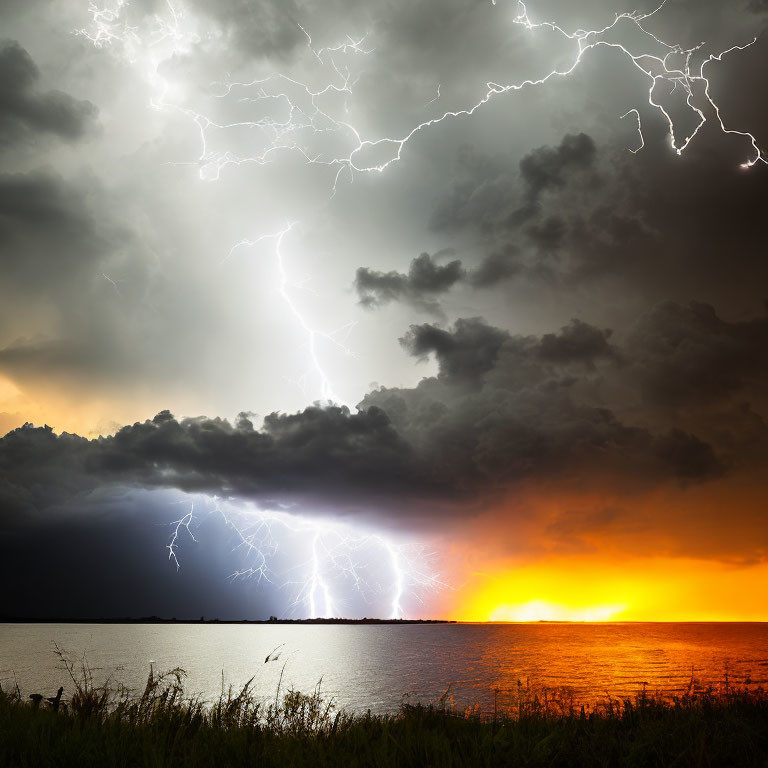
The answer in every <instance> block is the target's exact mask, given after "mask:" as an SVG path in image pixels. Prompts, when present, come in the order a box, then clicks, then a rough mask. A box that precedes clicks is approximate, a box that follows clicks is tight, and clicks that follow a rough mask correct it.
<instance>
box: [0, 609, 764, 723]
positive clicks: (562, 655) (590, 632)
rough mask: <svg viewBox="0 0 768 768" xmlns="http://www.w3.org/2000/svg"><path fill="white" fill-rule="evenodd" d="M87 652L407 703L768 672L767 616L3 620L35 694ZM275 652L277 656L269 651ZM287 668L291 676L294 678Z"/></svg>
mask: <svg viewBox="0 0 768 768" xmlns="http://www.w3.org/2000/svg"><path fill="white" fill-rule="evenodd" d="M56 646H58V647H59V648H60V649H61V650H62V651H63V652H65V653H66V654H67V656H68V657H69V658H70V659H72V660H74V661H76V662H78V661H79V660H83V659H85V660H86V661H87V664H88V665H89V666H90V667H91V668H92V669H93V675H94V679H95V681H96V682H100V681H102V680H104V679H105V678H106V677H107V676H110V677H111V679H112V680H113V682H114V683H117V682H119V683H122V684H123V685H126V686H128V687H131V688H134V689H138V690H140V689H141V688H142V687H143V683H144V682H145V680H146V676H147V673H148V671H149V668H150V665H152V667H153V668H154V670H155V671H156V672H157V671H163V670H168V669H171V668H173V667H182V668H183V669H184V670H185V671H186V673H187V678H186V686H185V689H186V691H187V693H189V694H196V695H200V696H202V697H203V698H205V699H206V700H212V699H214V698H216V697H217V696H218V695H219V693H220V692H221V689H222V682H223V684H224V685H225V686H228V685H230V684H232V685H233V686H240V685H242V684H243V683H244V682H246V681H247V680H249V679H250V678H253V685H254V687H255V689H256V691H257V693H258V694H259V695H261V696H264V697H265V699H266V698H272V697H274V695H275V691H276V690H277V686H278V683H279V682H280V684H281V686H282V689H283V690H284V689H286V688H288V687H291V686H292V687H294V688H295V689H298V690H301V691H304V692H309V691H311V690H313V689H314V687H315V686H316V685H317V684H318V683H320V685H321V691H322V692H323V693H324V694H325V695H326V696H328V697H334V698H335V700H336V703H337V706H339V707H341V708H344V709H347V710H352V711H365V710H367V709H370V710H372V711H374V712H387V711H396V710H397V709H398V708H399V707H400V705H401V702H403V700H405V701H410V702H415V701H421V702H437V701H438V700H439V699H440V697H441V696H443V695H444V694H446V691H447V694H446V695H445V697H444V700H445V701H452V702H453V704H454V705H455V706H456V707H462V708H463V707H466V706H472V705H476V704H477V705H480V707H481V709H482V710H483V711H488V710H489V709H490V708H492V707H494V706H499V707H503V706H513V705H514V702H515V701H516V697H517V696H518V695H519V693H520V689H523V692H525V691H526V690H527V691H528V692H529V693H530V692H531V691H535V692H537V693H539V694H542V693H543V692H544V690H545V689H546V691H547V695H553V694H557V695H561V696H562V695H565V696H568V697H573V699H574V700H575V701H577V702H583V703H594V702H596V701H600V700H605V699H606V697H607V696H612V697H625V696H630V695H633V694H635V693H637V692H638V691H639V690H640V689H641V688H642V687H643V685H645V686H646V687H647V689H648V690H649V691H651V692H656V691H658V692H661V693H662V694H664V695H667V696H671V695H674V694H679V693H682V692H685V691H686V690H687V689H688V687H689V685H690V682H691V679H692V677H693V679H694V680H695V681H696V685H698V686H706V685H709V684H712V685H715V686H717V685H720V684H722V682H723V681H724V679H725V676H726V675H727V676H728V680H729V681H730V683H731V684H734V685H739V686H741V685H745V684H746V685H747V686H750V687H753V686H758V685H766V684H768V624H766V623H760V624H757V623H751V624H736V623H734V624H707V623H701V624H698V623H694V624H691V623H686V624H630V623H617V624H556V623H545V624H435V625H418V624H416V625H414V624H411V625H408V624H406V625H286V624H282V625H281V624H277V625H254V624H252V625H236V624H219V625H211V624H126V625H122V624H0V681H2V685H3V687H4V688H6V689H7V688H8V687H10V686H13V685H15V684H16V683H18V685H19V687H20V689H21V691H22V693H23V694H24V695H27V694H29V693H32V692H40V693H43V694H44V695H53V694H54V693H55V691H56V689H57V688H58V686H59V685H63V686H64V688H65V697H66V696H67V695H69V694H70V693H71V691H72V689H73V685H72V683H71V681H70V680H69V679H68V677H67V673H66V670H65V669H64V668H63V666H62V664H61V662H60V660H59V658H58V657H57V655H56V653H55V650H56ZM268 656H271V657H274V656H277V659H276V660H274V661H268V662H265V659H266V658H267V657H268ZM281 675H282V681H281Z"/></svg>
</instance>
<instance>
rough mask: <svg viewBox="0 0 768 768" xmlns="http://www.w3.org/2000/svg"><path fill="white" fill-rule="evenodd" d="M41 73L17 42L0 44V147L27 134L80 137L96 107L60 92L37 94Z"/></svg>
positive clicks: (89, 122)
mask: <svg viewBox="0 0 768 768" xmlns="http://www.w3.org/2000/svg"><path fill="white" fill-rule="evenodd" d="M39 80H40V72H39V70H38V68H37V66H36V65H35V62H34V61H32V57H31V56H30V55H29V54H28V53H27V52H26V51H25V50H24V48H22V47H21V46H20V45H19V44H18V43H17V42H15V41H10V40H5V41H0V148H3V147H4V146H5V145H8V144H10V143H11V142H14V141H16V140H18V139H20V138H24V136H25V134H29V133H51V134H55V135H57V136H59V137H60V138H63V139H69V140H71V139H77V138H79V137H81V136H82V135H83V134H84V133H85V132H86V130H87V129H88V128H89V126H90V125H91V124H92V123H93V121H94V119H95V117H96V108H95V107H94V106H93V104H91V103H90V102H88V101H78V100H77V99H74V98H73V97H72V96H70V95H68V94H66V93H62V92H61V91H40V90H39V89H38V81H39Z"/></svg>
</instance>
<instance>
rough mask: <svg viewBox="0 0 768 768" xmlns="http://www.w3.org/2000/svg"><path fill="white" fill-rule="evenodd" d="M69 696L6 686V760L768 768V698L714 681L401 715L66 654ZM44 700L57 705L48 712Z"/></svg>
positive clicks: (441, 705) (530, 694)
mask: <svg viewBox="0 0 768 768" xmlns="http://www.w3.org/2000/svg"><path fill="white" fill-rule="evenodd" d="M62 660H63V661H64V663H65V665H66V671H67V672H68V673H69V675H70V677H71V682H72V686H73V693H72V695H71V696H70V697H69V698H66V699H65V700H60V699H61V697H59V700H56V699H54V698H53V697H52V698H51V699H50V700H44V701H42V702H41V698H42V697H36V696H34V695H33V697H29V698H26V699H25V698H24V697H23V696H22V694H21V692H20V690H19V689H18V687H16V688H15V689H13V690H10V691H8V690H0V765H3V766H6V765H7V766H35V767H37V766H41V767H45V766H62V767H63V766H78V767H79V766H126V767H128V766H131V767H133V766H153V768H157V767H159V766H183V768H194V767H195V766H216V768H224V766H259V767H260V768H261V767H264V768H271V767H272V766H274V767H275V768H277V767H278V766H279V767H280V768H291V767H292V766H307V768H315V767H316V766H343V767H346V766H350V767H352V768H354V767H355V766H381V767H382V768H384V767H385V766H386V767H387V768H388V767H389V766H409V767H410V766H413V767H414V768H415V767H416V766H439V767H440V768H450V766H494V765H504V766H507V765H508V766H526V767H529V768H530V767H534V766H555V767H559V766H729V767H730V766H739V768H749V767H750V766H762V767H764V766H766V765H768V692H766V691H764V690H763V689H762V688H758V689H753V690H747V689H746V688H735V687H733V686H731V685H730V684H729V683H728V681H727V680H726V681H725V682H724V684H723V685H721V686H719V687H718V688H706V689H704V690H698V689H696V687H695V686H694V685H693V684H692V685H691V688H690V689H689V691H688V692H686V693H685V694H683V695H681V696H678V697H674V698H671V699H667V698H662V697H661V696H658V695H650V694H649V693H648V692H647V691H645V690H643V691H641V692H640V693H638V694H637V695H636V696H635V697H634V698H633V699H625V700H623V701H620V700H616V699H610V698H606V700H605V701H603V702H602V703H600V704H597V705H594V706H593V707H591V708H583V707H581V706H577V705H575V704H574V703H573V700H572V699H571V698H570V697H569V696H568V695H557V694H556V693H555V694H553V693H552V692H546V691H543V690H541V689H539V690H533V689H531V688H530V687H529V686H524V685H522V684H520V685H519V686H518V692H517V693H518V695H517V702H516V705H515V706H512V707H504V708H503V709H502V708H501V707H498V706H497V707H495V708H494V709H495V711H492V712H487V713H483V712H481V711H480V710H479V709H478V708H474V709H470V710H465V711H458V710H457V709H456V708H455V707H454V706H452V703H451V700H450V696H449V692H448V691H447V692H446V694H444V695H443V696H442V697H441V698H440V699H439V700H438V701H437V702H436V703H435V704H433V705H431V706H423V705H410V704H404V705H403V706H402V708H401V710H400V712H399V713H397V714H395V715H372V714H370V713H368V714H363V715H351V714H347V713H344V712H340V711H337V710H336V708H335V707H334V704H333V701H331V700H327V699H326V698H324V696H323V695H322V693H321V690H320V687H319V686H318V687H317V688H316V689H315V690H314V691H313V692H312V693H309V694H304V693H300V692H298V691H294V690H283V689H282V687H281V686H278V689H277V691H276V693H275V695H274V696H271V697H270V698H268V699H264V698H262V697H260V696H257V695H256V692H255V691H254V689H253V681H252V680H251V681H248V682H247V683H246V684H245V685H244V686H242V688H239V689H234V688H232V687H229V688H226V689H225V688H224V687H222V692H221V695H220V697H219V699H218V700H217V701H215V702H213V703H212V704H205V703H204V702H202V701H201V700H199V699H195V698H189V697H187V696H186V695H185V693H184V688H183V683H184V672H183V670H181V669H173V670H170V671H169V672H167V673H164V674H156V673H155V672H154V671H150V674H149V677H148V679H147V683H146V686H145V688H144V690H143V692H141V693H136V694H132V693H131V692H130V691H127V690H125V689H123V688H121V687H120V686H112V685H111V684H110V682H109V681H107V682H106V683H104V684H101V685H96V684H94V681H93V675H92V673H91V670H90V669H89V668H88V666H87V665H86V664H82V665H81V666H80V667H78V668H76V666H75V665H74V664H73V663H71V662H70V661H69V660H67V659H66V657H65V656H64V655H63V654H62ZM52 701H57V703H56V705H55V706H56V708H57V709H58V711H54V705H53V704H52V703H51V702H52Z"/></svg>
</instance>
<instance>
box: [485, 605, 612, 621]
mask: <svg viewBox="0 0 768 768" xmlns="http://www.w3.org/2000/svg"><path fill="white" fill-rule="evenodd" d="M625 609H626V606H624V605H599V606H589V607H583V608H575V607H571V606H567V605H559V604H556V603H548V602H546V601H545V600H531V601H530V602H527V603H523V604H522V605H500V606H499V607H498V608H497V609H496V610H495V611H494V612H493V613H492V614H491V615H490V617H489V619H488V620H489V621H587V622H593V621H613V620H615V619H616V618H617V617H618V616H619V615H620V614H621V613H622V611H624V610H625Z"/></svg>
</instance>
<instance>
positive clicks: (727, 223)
mask: <svg viewBox="0 0 768 768" xmlns="http://www.w3.org/2000/svg"><path fill="white" fill-rule="evenodd" d="M712 131H713V133H714V129H712ZM651 136H653V134H651ZM707 142H709V143H707ZM665 144H666V142H665V141H662V140H655V141H653V142H652V141H651V139H650V138H649V139H648V145H647V146H646V148H645V149H644V150H643V154H642V157H640V156H639V155H631V154H629V153H628V152H616V151H614V150H612V149H610V148H609V147H602V148H601V149H600V150H597V148H596V146H595V144H594V142H593V140H592V139H590V138H589V137H588V136H586V135H584V134H581V135H578V136H566V137H565V138H564V139H563V141H562V142H561V143H560V145H558V146H556V147H541V148H539V149H537V150H534V151H533V152H531V153H529V154H528V155H526V156H525V157H524V158H523V160H522V161H521V162H520V165H519V169H515V168H514V167H513V165H512V164H511V163H510V162H509V160H508V159H504V158H501V159H499V158H496V157H495V156H485V155H482V154H481V153H478V152H477V151H476V150H474V149H471V148H463V149H462V150H461V151H460V152H459V154H458V160H457V170H456V178H455V180H454V182H453V185H452V190H451V192H449V193H448V194H447V195H446V196H445V197H444V198H443V199H442V200H441V201H440V202H439V203H438V204H437V206H436V208H435V211H434V214H433V216H432V220H431V224H432V227H433V228H435V229H436V230H438V231H442V232H445V233H448V234H452V235H456V236H458V235H459V234H461V233H464V234H468V235H469V236H471V237H476V238H477V239H478V242H479V245H480V250H481V252H482V251H483V250H484V251H486V254H485V255H483V256H481V258H480V261H479V263H478V264H477V265H476V266H475V267H474V268H472V267H471V266H470V265H469V264H468V263H467V262H466V260H465V261H464V263H463V264H462V266H463V267H464V269H466V271H467V275H468V281H469V282H470V283H471V284H472V285H474V286H475V287H483V288H485V287H492V286H493V285H495V284H497V283H499V282H502V281H504V280H508V279H511V278H514V279H521V278H522V279H529V280H541V279H544V280H545V281H547V282H548V283H551V284H554V285H559V286H560V288H561V289H564V290H567V289H568V288H569V286H573V285H575V284H577V283H592V284H597V283H598V282H599V281H605V280H609V281H620V283H621V290H624V291H626V292H627V295H628V296H632V295H637V294H638V293H639V294H645V296H647V297H648V296H650V297H652V298H653V299H655V300H657V301H658V300H663V299H665V298H669V297H670V296H674V297H675V298H676V299H683V300H688V299H690V298H691V297H692V296H699V297H703V298H706V300H707V301H710V302H718V303H720V302H722V303H723V304H724V306H725V307H726V308H727V309H729V310H738V309H739V308H741V307H743V302H744V300H745V297H748V301H749V303H750V305H751V307H752V308H753V309H755V308H756V307H757V306H758V305H759V303H760V302H761V301H762V298H763V295H762V294H761V290H762V289H761V288H760V286H761V285H763V284H764V283H765V281H766V280H768V262H766V260H765V259H764V258H763V257H762V254H763V252H764V248H763V244H762V243H763V239H764V232H763V226H762V213H761V211H762V208H763V206H764V201H765V200H766V199H767V198H768V186H767V185H768V173H766V170H765V168H764V166H762V165H761V164H759V165H758V166H756V167H755V168H752V169H751V170H750V171H745V170H743V169H742V168H740V167H739V162H740V161H741V160H742V159H743V157H744V155H745V154H746V155H747V156H748V155H749V153H750V147H749V143H748V142H744V143H742V144H741V145H738V146H737V145H735V144H734V145H725V146H723V145H722V144H720V143H718V144H714V143H713V136H712V134H711V133H708V132H706V133H704V137H703V139H702V141H701V142H700V143H699V144H692V145H691V146H690V147H689V148H688V150H687V152H686V154H685V155H684V157H683V158H682V159H681V158H679V157H677V156H676V155H674V153H670V152H669V151H668V146H666V145H665ZM638 158H640V159H638Z"/></svg>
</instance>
